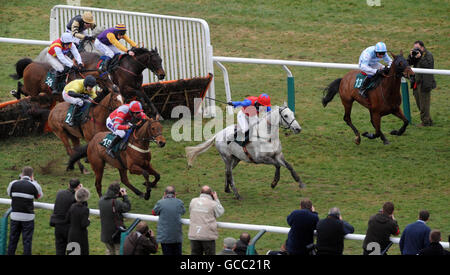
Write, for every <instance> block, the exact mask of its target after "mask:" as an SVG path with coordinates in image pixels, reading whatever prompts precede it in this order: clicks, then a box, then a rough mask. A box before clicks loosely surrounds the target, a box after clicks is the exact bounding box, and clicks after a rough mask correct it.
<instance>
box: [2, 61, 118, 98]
mask: <svg viewBox="0 0 450 275" xmlns="http://www.w3.org/2000/svg"><path fill="white" fill-rule="evenodd" d="M81 55H82V54H81ZM84 65H85V69H84V71H83V72H79V73H76V72H75V71H74V70H70V71H69V72H68V73H67V77H66V83H69V82H70V81H72V80H74V79H77V78H85V77H86V76H87V75H92V76H94V77H95V78H96V79H97V83H98V84H99V86H100V87H101V88H102V89H104V90H105V89H109V90H117V88H116V87H115V86H114V83H113V82H112V81H111V80H110V79H109V78H108V77H107V76H100V72H98V70H97V69H96V67H95V65H94V66H92V65H90V66H89V65H86V64H84ZM51 68H52V66H51V65H50V64H48V63H44V62H34V61H33V60H31V59H30V58H22V59H20V60H19V61H18V62H17V63H16V74H12V75H10V77H11V78H13V79H15V80H19V79H21V78H23V81H24V84H23V85H22V83H21V82H20V81H19V82H18V83H17V91H16V92H15V93H14V94H13V95H14V96H15V97H16V98H17V99H20V97H21V94H23V95H26V96H31V97H36V96H38V95H39V93H44V94H47V95H48V96H49V97H51V98H54V97H53V96H52V93H51V87H49V86H48V85H47V84H46V83H45V80H46V78H47V73H48V71H49V70H50V69H51ZM57 100H58V101H62V97H61V96H58V97H57Z"/></svg>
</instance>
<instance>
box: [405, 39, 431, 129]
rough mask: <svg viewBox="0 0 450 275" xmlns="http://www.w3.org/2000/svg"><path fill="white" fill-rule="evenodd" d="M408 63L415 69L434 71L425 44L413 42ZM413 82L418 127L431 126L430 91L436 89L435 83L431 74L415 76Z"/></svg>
mask: <svg viewBox="0 0 450 275" xmlns="http://www.w3.org/2000/svg"><path fill="white" fill-rule="evenodd" d="M408 63H409V64H410V65H411V66H414V67H415V68H424V69H434V59H433V55H432V54H431V52H429V51H428V50H427V49H426V48H425V44H424V43H423V42H422V41H420V40H417V41H416V42H414V48H413V49H412V50H411V52H410V54H409V56H408ZM414 80H415V82H414V81H411V86H412V88H413V94H414V98H415V99H416V104H417V108H418V109H419V111H420V120H422V123H421V124H419V125H418V126H419V127H423V126H432V125H433V121H432V120H431V115H430V101H431V100H430V98H431V90H433V89H435V88H436V81H435V80H434V75H432V74H419V73H417V74H415V79H414Z"/></svg>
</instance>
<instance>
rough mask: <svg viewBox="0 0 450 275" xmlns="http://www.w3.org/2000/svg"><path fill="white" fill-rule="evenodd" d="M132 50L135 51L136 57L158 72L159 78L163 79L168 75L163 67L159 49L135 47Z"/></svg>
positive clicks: (154, 71)
mask: <svg viewBox="0 0 450 275" xmlns="http://www.w3.org/2000/svg"><path fill="white" fill-rule="evenodd" d="M132 51H133V52H134V53H135V55H136V59H137V60H139V62H140V63H142V64H143V65H144V66H145V67H146V68H148V69H149V70H150V71H152V72H153V73H154V74H156V75H157V76H158V79H159V80H163V79H164V78H165V77H166V72H165V71H164V69H163V67H162V59H161V56H159V53H158V49H156V48H154V49H152V50H150V51H149V50H148V49H146V48H133V49H132Z"/></svg>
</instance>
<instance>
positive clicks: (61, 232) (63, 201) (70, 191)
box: [50, 178, 83, 255]
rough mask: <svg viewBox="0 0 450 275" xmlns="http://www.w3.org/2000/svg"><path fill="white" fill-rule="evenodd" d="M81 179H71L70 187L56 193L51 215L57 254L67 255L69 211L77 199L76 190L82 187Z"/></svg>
mask: <svg viewBox="0 0 450 275" xmlns="http://www.w3.org/2000/svg"><path fill="white" fill-rule="evenodd" d="M82 187H83V185H82V184H81V183H80V180H79V179H77V178H73V179H71V180H70V181H69V184H68V188H67V189H64V190H59V191H58V193H57V194H56V199H55V206H54V207H53V214H52V215H51V217H50V226H53V227H55V248H56V255H65V254H66V247H67V238H68V236H69V224H68V223H67V221H66V216H67V212H68V211H69V209H70V206H72V204H73V203H75V202H76V200H75V192H76V191H78V190H79V189H80V188H82Z"/></svg>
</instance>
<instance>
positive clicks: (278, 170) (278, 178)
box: [270, 165, 281, 189]
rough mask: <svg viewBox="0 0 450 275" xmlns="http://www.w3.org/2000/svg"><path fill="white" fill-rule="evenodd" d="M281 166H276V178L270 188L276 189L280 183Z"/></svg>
mask: <svg viewBox="0 0 450 275" xmlns="http://www.w3.org/2000/svg"><path fill="white" fill-rule="evenodd" d="M280 167H281V166H280V165H275V176H274V178H273V182H272V184H271V185H270V187H272V189H273V188H275V187H276V186H277V184H278V182H279V181H280Z"/></svg>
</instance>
